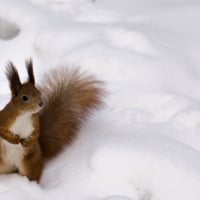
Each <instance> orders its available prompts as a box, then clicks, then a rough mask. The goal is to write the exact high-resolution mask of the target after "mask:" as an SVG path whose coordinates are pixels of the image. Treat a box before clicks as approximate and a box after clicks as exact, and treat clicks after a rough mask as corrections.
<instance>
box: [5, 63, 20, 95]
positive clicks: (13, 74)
mask: <svg viewBox="0 0 200 200" xmlns="http://www.w3.org/2000/svg"><path fill="white" fill-rule="evenodd" d="M6 75H7V78H8V81H9V83H10V89H11V91H12V95H13V96H17V95H18V93H19V91H20V89H21V86H22V84H21V82H20V79H19V74H18V72H17V70H16V68H15V66H14V65H13V63H12V62H9V63H8V64H7V67H6Z"/></svg>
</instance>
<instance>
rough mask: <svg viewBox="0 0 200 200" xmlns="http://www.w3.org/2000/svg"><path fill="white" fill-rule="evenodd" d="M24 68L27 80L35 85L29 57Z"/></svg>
mask: <svg viewBox="0 0 200 200" xmlns="http://www.w3.org/2000/svg"><path fill="white" fill-rule="evenodd" d="M26 69H27V72H28V82H29V83H31V84H33V85H35V78H34V74H33V62H32V60H31V59H30V60H27V61H26Z"/></svg>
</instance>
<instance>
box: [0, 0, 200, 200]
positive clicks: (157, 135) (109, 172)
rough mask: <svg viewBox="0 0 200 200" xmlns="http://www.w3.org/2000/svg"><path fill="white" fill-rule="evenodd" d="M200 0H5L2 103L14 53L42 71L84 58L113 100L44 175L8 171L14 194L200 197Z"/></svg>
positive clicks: (0, 189)
mask: <svg viewBox="0 0 200 200" xmlns="http://www.w3.org/2000/svg"><path fill="white" fill-rule="evenodd" d="M199 19H200V2H199V1H198V0H151V1H149V0H123V1H122V0H1V1H0V50H1V56H0V65H1V68H0V82H1V84H0V97H1V100H0V106H1V107H3V106H4V105H5V104H6V102H7V101H8V100H9V89H8V83H7V81H6V77H5V74H4V71H5V67H4V66H5V64H6V62H7V61H8V60H12V61H13V62H14V63H15V64H16V66H17V67H18V69H19V73H20V74H21V76H22V79H23V80H25V79H26V73H25V67H24V60H25V59H26V58H29V57H32V58H33V61H34V66H35V68H34V70H35V74H36V81H37V82H39V81H40V80H41V77H42V74H43V72H45V71H47V70H49V69H50V68H52V67H56V66H60V65H66V66H67V67H73V66H81V67H82V69H83V70H85V69H87V70H88V71H89V72H92V73H94V74H96V76H97V77H98V78H100V79H102V80H104V81H105V82H106V89H107V91H108V95H107V97H106V98H105V102H106V106H105V107H104V108H103V109H102V110H100V111H97V112H95V113H94V115H93V116H91V117H90V119H89V120H88V122H86V123H85V124H84V125H83V127H82V129H81V130H80V132H79V134H78V137H77V139H76V140H75V142H74V143H73V144H71V146H69V147H68V148H66V149H65V151H64V152H63V153H62V154H60V155H59V156H58V157H57V158H55V159H54V160H52V161H51V162H49V163H48V164H47V165H46V166H45V170H44V173H43V176H42V179H41V182H40V184H37V183H35V182H30V181H28V180H27V178H25V177H21V176H19V175H17V174H11V175H1V176H0V199H6V200H12V199H15V200H18V199H20V200H21V199H29V200H36V199H37V200H38V199H42V200H45V199H47V200H51V199H52V200H54V199H59V200H62V199H63V200H64V199H67V200H188V199H190V200H199V199H200V90H199V88H200V56H199V51H200V28H199V25H198V20H199Z"/></svg>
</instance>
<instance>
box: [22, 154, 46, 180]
mask: <svg viewBox="0 0 200 200" xmlns="http://www.w3.org/2000/svg"><path fill="white" fill-rule="evenodd" d="M42 170H43V160H42V155H41V153H39V152H34V151H31V152H29V153H28V154H27V155H26V156H25V157H24V159H23V160H22V163H21V166H19V174H21V175H22V176H26V177H27V178H28V179H29V180H30V181H37V182H39V180H40V177H41V174H42Z"/></svg>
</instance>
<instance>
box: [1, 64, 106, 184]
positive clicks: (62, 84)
mask: <svg viewBox="0 0 200 200" xmlns="http://www.w3.org/2000/svg"><path fill="white" fill-rule="evenodd" d="M26 67H27V73H28V77H29V78H28V81H27V82H26V83H24V84H21V82H20V79H19V75H18V72H17V70H16V68H15V67H14V65H13V64H12V63H11V62H10V63H9V65H8V66H7V77H8V80H9V83H10V89H11V91H12V98H11V100H10V102H9V103H8V104H7V105H6V106H5V108H4V109H3V110H2V111H1V112H0V137H1V139H0V173H11V172H14V171H16V170H18V172H19V173H20V174H21V175H24V176H27V177H28V178H29V179H30V180H37V181H38V180H39V179H40V176H41V173H42V169H43V160H44V159H45V160H46V159H50V158H53V157H54V156H56V155H57V154H58V153H59V152H61V151H62V149H63V148H64V147H65V146H67V145H68V144H70V143H71V142H72V141H73V139H74V138H75V136H76V134H77V132H78V130H79V128H80V127H81V125H82V123H83V122H84V121H85V120H86V118H87V116H88V115H89V114H90V113H91V111H93V110H94V109H96V108H98V107H99V106H100V105H102V101H101V97H102V94H103V89H102V82H101V81H98V80H96V79H95V78H94V77H93V76H89V75H87V74H86V73H81V72H80V70H79V69H78V68H77V69H74V70H67V69H64V68H61V69H59V70H57V69H55V70H53V71H51V72H50V73H49V74H47V75H46V77H45V80H44V83H43V85H42V86H41V87H40V90H41V92H42V100H41V93H40V92H39V91H38V89H37V88H36V87H35V79H34V74H33V68H32V61H28V62H26ZM24 96H26V97H28V100H24V98H25V97H24ZM25 99H26V98H25ZM42 104H44V107H43V109H42V110H41V111H40V112H38V111H37V109H38V106H39V107H41V106H42ZM33 111H34V112H33ZM26 112H31V118H28V120H29V119H30V120H31V127H33V131H32V132H31V134H30V135H29V136H27V137H25V138H24V137H20V136H19V135H20V133H19V135H18V132H17V133H12V132H11V131H10V130H13V129H14V128H15V125H16V124H17V125H18V123H21V122H20V121H19V122H18V121H17V123H16V120H17V119H18V117H19V116H24V115H23V114H24V113H26ZM32 112H33V113H32ZM25 116H26V115H25ZM20 119H21V118H20ZM22 123H23V122H22ZM13 125H14V128H13ZM22 125H24V124H22ZM25 127H26V124H25ZM17 128H18V127H17ZM17 128H16V130H18V129H17ZM29 128H30V127H29V126H28V127H26V131H27V132H28V131H29V132H30V129H29ZM14 130H15V129H14ZM22 130H23V129H22ZM31 130H32V129H31ZM4 141H7V142H8V143H9V144H10V145H11V146H9V145H8V146H7V143H6V145H5V144H4V143H5V142H4ZM16 145H19V146H21V147H22V149H23V151H22V159H21V160H20V164H18V160H17V161H16V163H17V164H16V166H15V164H14V166H12V165H11V164H10V163H9V162H11V163H12V158H11V161H10V160H9V157H8V155H9V151H10V149H11V150H12V148H14V150H15V146H16ZM19 152H20V151H19ZM11 155H12V154H11ZM20 155H21V154H20ZM13 159H14V158H13ZM7 160H8V161H7Z"/></svg>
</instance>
